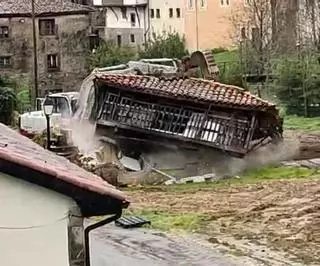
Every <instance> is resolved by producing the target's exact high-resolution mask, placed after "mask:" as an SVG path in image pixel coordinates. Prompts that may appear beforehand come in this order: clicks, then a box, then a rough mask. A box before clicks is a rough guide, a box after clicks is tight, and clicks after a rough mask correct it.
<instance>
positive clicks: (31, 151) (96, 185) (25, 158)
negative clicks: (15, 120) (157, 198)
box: [0, 124, 126, 201]
mask: <svg viewBox="0 0 320 266" xmlns="http://www.w3.org/2000/svg"><path fill="white" fill-rule="evenodd" d="M0 160H5V161H9V162H11V163H14V164H16V165H20V166H23V167H27V168H28V169H32V170H35V171H37V172H40V173H41V174H43V175H44V176H51V177H53V179H55V180H54V181H62V182H66V183H69V184H71V185H72V186H74V187H78V188H81V189H83V190H85V191H88V192H93V193H94V194H98V195H99V196H109V197H112V198H115V199H117V200H120V201H126V198H125V196H124V194H123V193H122V192H121V191H119V190H117V189H116V188H115V187H113V186H112V185H110V184H108V183H107V182H106V181H104V180H102V179H101V178H100V177H98V176H96V175H94V174H92V173H89V172H87V171H85V170H84V169H82V168H80V167H78V166H77V165H75V164H73V163H71V162H70V161H68V160H67V159H66V158H63V157H60V156H57V155H56V154H54V153H52V152H50V151H48V150H45V149H43V148H42V147H41V146H39V145H38V144H36V143H34V142H33V141H32V140H30V139H28V138H26V137H24V136H22V135H20V134H19V133H18V132H16V131H14V130H12V129H10V128H8V127H6V126H5V125H3V124H0ZM2 170H3V169H2V165H1V163H0V172H1V171H2Z"/></svg>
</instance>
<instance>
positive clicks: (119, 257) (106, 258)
mask: <svg viewBox="0 0 320 266" xmlns="http://www.w3.org/2000/svg"><path fill="white" fill-rule="evenodd" d="M91 234H92V235H91V265H92V266H150V265H151V266H166V265H181V266H187V265H188V266H191V265H197V266H217V265H219V266H220V265H221V266H236V265H245V264H243V262H242V263H235V262H234V261H232V260H231V258H230V259H229V258H228V257H223V255H222V254H220V253H218V252H215V251H214V250H213V249H211V248H205V247H203V246H201V245H199V244H198V243H196V242H195V241H190V242H189V240H188V241H186V240H184V241H177V240H174V239H172V238H169V237H167V236H166V235H164V234H161V233H155V232H152V231H148V230H143V229H130V230H129V229H122V228H118V227H116V226H113V225H108V226H105V227H102V228H98V229H96V230H95V231H93V232H92V233H91Z"/></svg>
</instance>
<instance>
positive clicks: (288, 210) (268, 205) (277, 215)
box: [130, 180, 320, 264]
mask: <svg viewBox="0 0 320 266" xmlns="http://www.w3.org/2000/svg"><path fill="white" fill-rule="evenodd" d="M130 194H131V196H132V198H133V200H134V201H133V203H132V205H131V208H133V209H134V210H145V209H152V210H157V211H167V212H168V211H169V212H177V213H201V214H205V215H206V217H209V218H208V220H207V221H206V225H205V226H204V227H203V228H202V230H204V231H205V232H206V235H208V236H209V238H211V239H212V238H214V239H219V241H220V242H226V243H229V244H231V245H236V246H237V245H239V246H241V245H243V244H247V248H248V247H249V246H250V245H251V244H252V243H254V244H255V246H261V247H266V248H270V249H272V250H278V251H279V252H286V253H287V254H289V255H288V256H289V257H292V258H293V259H294V260H298V261H300V262H303V263H304V264H308V263H312V262H319V261H320V249H319V247H320V180H319V181H318V180H314V181H302V180H300V181H298V180H295V181H273V182H267V183H260V184H254V185H246V186H243V187H230V188H210V189H198V190H192V191H190V190H189V191H179V190H177V191H175V192H173V191H143V190H140V191H133V192H130ZM230 237H232V238H230ZM247 250H248V249H247ZM261 250H262V252H263V250H264V248H261Z"/></svg>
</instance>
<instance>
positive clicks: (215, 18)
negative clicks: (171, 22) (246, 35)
mask: <svg viewBox="0 0 320 266" xmlns="http://www.w3.org/2000/svg"><path fill="white" fill-rule="evenodd" d="M243 1H244V0H185V8H186V11H185V32H186V40H187V45H188V48H189V50H190V51H194V50H197V49H202V50H203V49H212V48H218V47H227V48H228V47H231V46H232V45H233V44H234V42H235V41H234V31H235V26H234V25H233V24H234V23H233V22H232V16H233V12H234V11H236V10H238V9H239V5H241V3H242V2H243Z"/></svg>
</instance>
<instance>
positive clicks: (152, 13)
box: [150, 9, 154, 18]
mask: <svg viewBox="0 0 320 266" xmlns="http://www.w3.org/2000/svg"><path fill="white" fill-rule="evenodd" d="M150 18H154V9H150Z"/></svg>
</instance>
